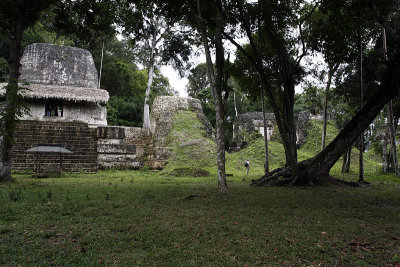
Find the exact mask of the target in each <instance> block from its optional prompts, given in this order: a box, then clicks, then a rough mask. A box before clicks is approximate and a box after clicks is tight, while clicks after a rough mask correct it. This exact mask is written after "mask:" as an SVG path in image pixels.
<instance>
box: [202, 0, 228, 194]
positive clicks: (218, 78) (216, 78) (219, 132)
mask: <svg viewBox="0 0 400 267" xmlns="http://www.w3.org/2000/svg"><path fill="white" fill-rule="evenodd" d="M217 4H218V5H219V7H221V2H220V1H217ZM219 7H216V9H215V10H216V21H215V22H216V25H215V33H214V36H215V59H216V64H215V66H216V72H217V73H216V74H214V66H213V63H212V60H211V53H210V47H209V44H208V40H207V33H206V28H205V25H204V21H203V17H202V12H201V1H200V0H197V12H198V13H197V16H196V20H197V23H198V25H199V27H200V31H201V36H202V41H203V45H204V50H205V53H206V63H207V74H208V76H209V80H210V84H211V91H212V96H213V100H214V104H215V113H216V114H215V115H216V127H215V128H216V137H215V140H216V143H217V171H218V188H219V191H220V193H222V194H227V193H228V186H227V183H226V173H225V136H224V121H225V112H224V104H223V100H222V92H223V89H224V84H225V83H226V81H224V77H225V75H224V60H225V58H224V56H225V55H224V47H223V44H222V31H223V21H222V19H223V18H222V14H221V11H220V9H219Z"/></svg>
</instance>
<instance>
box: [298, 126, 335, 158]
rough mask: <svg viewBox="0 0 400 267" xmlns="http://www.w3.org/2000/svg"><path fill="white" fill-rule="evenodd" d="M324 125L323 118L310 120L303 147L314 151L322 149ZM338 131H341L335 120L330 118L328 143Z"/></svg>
mask: <svg viewBox="0 0 400 267" xmlns="http://www.w3.org/2000/svg"><path fill="white" fill-rule="evenodd" d="M322 126H323V125H322V120H310V123H309V126H308V128H307V139H306V143H305V144H304V145H302V146H301V149H305V150H307V151H314V153H315V152H319V151H321V142H322ZM338 133H339V131H338V129H337V128H336V125H335V122H334V121H332V120H328V124H327V126H326V144H329V143H330V142H331V141H332V140H333V139H334V138H335V137H336V136H337V134H338Z"/></svg>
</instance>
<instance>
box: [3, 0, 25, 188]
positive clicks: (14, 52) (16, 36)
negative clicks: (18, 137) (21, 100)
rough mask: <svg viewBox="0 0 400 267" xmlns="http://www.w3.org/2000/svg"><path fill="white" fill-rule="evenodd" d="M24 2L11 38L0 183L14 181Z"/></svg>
mask: <svg viewBox="0 0 400 267" xmlns="http://www.w3.org/2000/svg"><path fill="white" fill-rule="evenodd" d="M24 5H25V3H24V1H22V0H18V4H17V8H18V9H21V10H20V12H17V16H18V17H17V19H16V25H15V29H14V32H13V35H12V36H11V45H10V61H9V63H10V73H9V79H8V85H7V89H6V106H5V117H4V118H3V120H4V135H3V145H2V148H1V163H0V181H12V176H11V162H12V149H13V137H14V129H15V126H16V118H15V109H16V105H15V98H16V94H17V91H18V78H19V76H20V73H19V67H20V65H21V63H20V60H21V43H22V33H23V31H24V18H23V12H22V11H23V10H22V9H23V8H24Z"/></svg>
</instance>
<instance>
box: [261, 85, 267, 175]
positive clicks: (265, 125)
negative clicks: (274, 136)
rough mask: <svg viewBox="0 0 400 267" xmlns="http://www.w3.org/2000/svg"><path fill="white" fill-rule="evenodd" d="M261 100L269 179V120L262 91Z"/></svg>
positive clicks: (265, 164) (265, 166) (265, 167)
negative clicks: (266, 116) (266, 115)
mask: <svg viewBox="0 0 400 267" xmlns="http://www.w3.org/2000/svg"><path fill="white" fill-rule="evenodd" d="M261 99H262V112H263V123H264V144H265V163H264V174H265V176H267V177H268V173H269V159H268V129H267V120H266V118H265V112H266V110H265V97H264V91H263V90H261Z"/></svg>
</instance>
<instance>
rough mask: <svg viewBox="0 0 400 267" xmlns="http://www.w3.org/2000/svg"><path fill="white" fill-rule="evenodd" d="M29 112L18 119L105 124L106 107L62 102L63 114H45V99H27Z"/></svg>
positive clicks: (95, 104) (94, 104)
mask: <svg viewBox="0 0 400 267" xmlns="http://www.w3.org/2000/svg"><path fill="white" fill-rule="evenodd" d="M27 103H28V105H29V114H24V115H22V116H21V117H20V118H19V119H20V120H34V121H45V122H52V121H55V122H63V121H65V122H86V123H89V125H103V126H104V125H107V109H106V108H105V107H103V106H101V105H100V104H97V103H81V102H71V101H64V102H63V116H62V117H56V116H54V117H50V116H45V103H46V100H45V99H38V100H36V101H32V100H28V101H27Z"/></svg>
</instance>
